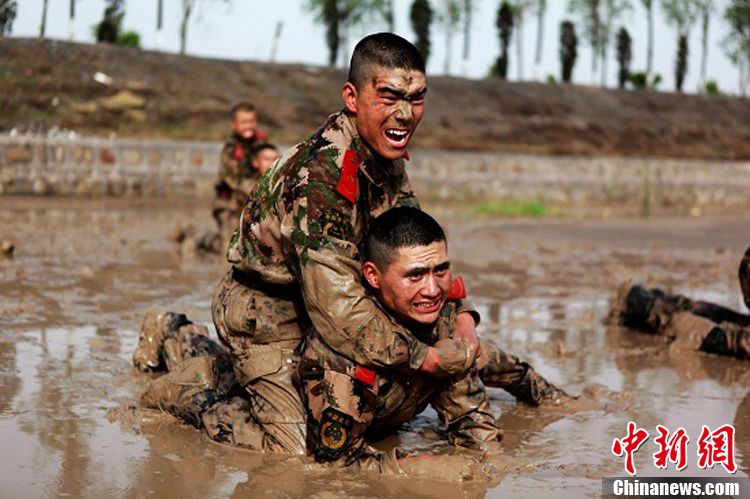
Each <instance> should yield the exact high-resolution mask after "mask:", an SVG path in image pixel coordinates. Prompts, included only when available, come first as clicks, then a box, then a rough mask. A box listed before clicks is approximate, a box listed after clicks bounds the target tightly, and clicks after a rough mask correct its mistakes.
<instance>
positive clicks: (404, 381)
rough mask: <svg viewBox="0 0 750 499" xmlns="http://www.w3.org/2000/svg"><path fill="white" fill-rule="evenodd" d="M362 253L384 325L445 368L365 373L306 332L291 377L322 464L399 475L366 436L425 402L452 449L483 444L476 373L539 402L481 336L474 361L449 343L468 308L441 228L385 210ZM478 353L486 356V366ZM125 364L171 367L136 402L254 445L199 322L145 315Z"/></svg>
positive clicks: (483, 403)
mask: <svg viewBox="0 0 750 499" xmlns="http://www.w3.org/2000/svg"><path fill="white" fill-rule="evenodd" d="M363 251H364V255H365V263H364V264H363V266H362V279H363V282H365V283H366V285H367V289H368V295H369V296H371V297H372V298H373V299H374V300H375V301H376V304H377V306H378V307H379V308H381V309H382V310H383V311H384V312H386V313H387V314H388V316H389V320H391V321H392V322H393V327H404V326H405V330H406V331H408V334H409V336H410V338H408V339H411V340H413V341H417V340H419V341H424V342H425V344H427V345H430V346H433V347H435V348H437V350H438V351H439V352H440V355H441V357H442V358H441V360H440V362H441V363H442V364H443V366H444V370H443V371H442V372H441V373H440V374H428V373H425V372H421V371H417V370H413V369H409V368H393V369H389V368H379V369H369V368H366V367H363V366H361V365H359V364H357V363H355V362H354V361H352V360H350V359H349V358H347V357H345V356H343V355H340V354H338V353H336V352H335V351H334V350H332V349H331V348H329V347H328V346H327V345H326V344H325V343H324V341H323V340H322V338H321V337H320V335H318V334H317V332H315V331H314V330H313V331H311V332H309V333H308V335H307V336H306V339H305V342H304V344H303V347H302V360H301V361H300V363H299V366H298V369H297V375H298V378H299V386H300V387H301V390H302V391H303V394H304V399H305V401H306V404H307V409H308V428H311V429H312V431H311V432H310V434H309V435H310V442H312V443H313V446H312V448H311V449H310V451H311V452H312V453H313V454H315V456H316V458H317V459H318V460H320V461H336V462H337V463H338V464H346V465H355V466H357V467H358V468H363V469H368V470H377V471H381V472H385V473H399V472H407V473H408V471H409V470H410V469H412V467H413V466H418V465H417V464H416V463H415V462H413V461H411V460H410V459H408V458H407V459H406V460H404V459H403V458H402V457H403V456H400V455H399V454H398V453H396V452H393V453H389V454H383V453H380V452H378V451H376V450H374V449H372V448H371V447H369V446H367V444H366V442H365V435H367V436H368V437H370V438H372V437H377V436H379V435H381V434H383V433H384V432H386V431H393V430H394V429H397V428H398V426H400V425H401V424H403V423H405V422H407V421H409V420H411V419H413V418H414V417H415V416H416V415H417V414H419V413H420V412H421V411H422V410H423V409H424V408H425V407H426V406H427V404H431V405H432V406H433V407H434V408H435V409H436V410H437V411H438V415H439V417H440V419H441V421H442V422H443V423H444V424H445V425H446V427H447V430H448V433H449V440H450V441H451V443H453V444H454V445H458V446H462V447H469V448H473V449H484V448H486V446H487V445H491V444H488V442H495V441H497V440H499V437H500V435H501V431H500V430H499V429H498V428H497V425H496V423H495V420H494V417H493V416H492V413H491V412H490V409H489V401H488V398H487V394H486V392H485V388H484V384H483V383H482V379H488V380H490V383H491V384H493V385H494V386H502V387H503V388H506V389H509V391H511V393H516V394H519V395H521V396H525V400H527V401H529V402H531V403H534V402H538V399H535V398H533V396H532V394H530V393H528V391H527V387H526V386H525V385H526V384H525V383H524V382H523V380H522V379H520V378H518V377H516V378H515V379H512V377H509V375H508V374H507V372H506V373H505V379H502V378H500V381H502V382H500V383H498V380H499V378H498V377H497V374H498V373H497V370H496V369H497V365H498V362H499V359H498V358H497V355H499V351H498V350H497V349H496V348H494V347H493V346H492V345H490V344H487V343H485V342H482V347H481V349H480V350H479V352H480V357H479V358H475V356H476V355H477V350H476V349H475V348H474V347H473V346H472V345H471V344H470V343H469V342H468V341H465V340H461V339H458V338H455V332H456V327H457V311H458V310H459V307H463V308H464V309H465V310H467V311H469V312H470V313H472V314H475V313H476V312H474V311H473V310H471V309H470V307H469V306H468V305H467V304H466V303H463V302H462V300H463V298H464V297H465V290H464V287H463V281H462V280H461V279H460V278H459V279H456V280H453V279H452V278H451V272H450V262H449V260H448V257H447V242H446V240H445V234H444V233H443V230H442V229H441V227H440V226H439V225H438V223H437V222H436V221H435V220H434V219H433V218H432V217H430V216H429V215H427V214H426V213H424V212H422V211H420V210H418V209H416V208H408V207H401V208H393V209H391V210H389V211H387V212H385V213H384V214H382V215H380V216H379V217H377V218H376V219H375V220H374V221H373V223H372V227H371V233H370V235H369V236H368V237H367V240H366V243H365V245H364V250H363ZM477 319H478V317H477ZM408 339H407V340H408ZM485 353H488V354H490V355H495V356H496V357H495V358H494V359H492V362H488V361H489V360H490V359H488V358H487V356H486V355H484V354H485ZM513 360H514V361H515V363H518V361H517V359H513ZM133 361H134V364H135V365H136V367H138V368H139V369H141V370H151V369H159V368H160V367H161V366H162V365H165V366H166V368H167V370H168V371H169V374H167V375H165V376H162V377H161V378H159V379H157V380H155V381H154V382H152V383H151V384H150V385H149V387H148V388H147V390H146V392H145V393H144V394H143V395H142V397H141V403H142V404H143V405H144V406H145V407H151V408H157V409H162V410H166V411H167V412H170V413H172V414H174V415H175V416H178V417H180V418H182V419H183V420H184V421H186V422H188V423H190V424H192V425H194V426H196V427H202V428H203V429H204V430H205V431H206V432H207V434H208V435H209V436H210V437H211V438H213V439H215V440H218V441H222V442H228V443H231V444H234V445H238V446H243V447H249V448H251V449H254V450H262V445H263V440H262V439H261V438H259V437H260V436H261V433H260V432H259V431H258V429H259V428H258V425H257V424H256V422H255V421H253V420H251V419H248V418H247V411H248V409H249V405H248V401H247V400H246V397H245V396H244V394H243V392H242V389H241V386H240V384H239V383H237V381H236V378H235V376H234V371H233V369H232V361H231V358H230V356H229V355H228V354H227V352H226V351H224V349H223V348H222V347H221V346H220V345H219V344H218V343H216V342H214V341H213V340H211V339H210V338H209V337H208V330H207V329H206V328H205V327H203V326H198V325H196V324H193V323H192V322H190V321H189V320H188V319H187V317H185V316H184V315H181V314H174V313H164V312H152V313H149V314H148V315H147V316H146V318H145V320H144V324H143V327H142V330H141V336H140V341H139V345H138V348H137V349H136V352H135V354H134V356H133ZM532 372H533V371H532ZM535 386H537V387H544V388H545V389H546V390H547V393H545V394H544V395H546V396H547V397H550V396H551V395H552V394H551V393H549V391H550V390H554V388H553V387H551V386H550V385H546V384H544V382H543V380H540V381H537V383H536V384H535ZM559 395H560V393H557V396H559ZM536 396H537V397H540V395H539V394H537V395H536ZM433 464H434V463H433ZM420 469H421V468H420ZM422 471H423V470H422Z"/></svg>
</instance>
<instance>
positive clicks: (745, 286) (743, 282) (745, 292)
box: [739, 248, 750, 309]
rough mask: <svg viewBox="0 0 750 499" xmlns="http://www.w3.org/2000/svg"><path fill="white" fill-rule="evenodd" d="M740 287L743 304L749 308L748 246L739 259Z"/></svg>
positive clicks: (749, 272)
mask: <svg viewBox="0 0 750 499" xmlns="http://www.w3.org/2000/svg"><path fill="white" fill-rule="evenodd" d="M739 277H740V289H741V290H742V297H743V298H744V300H745V306H746V307H747V308H749V309H750V248H747V250H745V254H744V256H743V257H742V261H740V270H739Z"/></svg>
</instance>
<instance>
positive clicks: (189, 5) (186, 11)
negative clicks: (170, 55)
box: [180, 0, 193, 55]
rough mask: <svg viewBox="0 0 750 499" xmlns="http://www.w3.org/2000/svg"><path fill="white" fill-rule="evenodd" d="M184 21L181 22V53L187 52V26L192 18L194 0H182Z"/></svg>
mask: <svg viewBox="0 0 750 499" xmlns="http://www.w3.org/2000/svg"><path fill="white" fill-rule="evenodd" d="M182 8H183V10H182V23H180V54H182V55H184V54H185V46H186V45H187V26H188V20H189V19H190V12H191V11H192V10H193V2H192V1H191V0H182Z"/></svg>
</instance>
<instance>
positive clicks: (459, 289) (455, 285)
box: [446, 276, 466, 300]
mask: <svg viewBox="0 0 750 499" xmlns="http://www.w3.org/2000/svg"><path fill="white" fill-rule="evenodd" d="M446 298H448V299H449V300H463V299H464V298H466V286H464V279H463V277H461V276H458V277H456V278H455V279H454V280H453V282H452V283H451V289H450V290H449V291H448V296H446Z"/></svg>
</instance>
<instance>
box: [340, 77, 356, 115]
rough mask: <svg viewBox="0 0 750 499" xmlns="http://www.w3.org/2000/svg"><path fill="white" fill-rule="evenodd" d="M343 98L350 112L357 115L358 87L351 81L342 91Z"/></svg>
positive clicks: (345, 84)
mask: <svg viewBox="0 0 750 499" xmlns="http://www.w3.org/2000/svg"><path fill="white" fill-rule="evenodd" d="M341 98H342V99H344V105H345V106H346V109H348V110H349V112H352V113H355V114H356V113H357V87H355V86H354V84H353V83H352V82H350V81H347V82H346V83H344V88H342V89H341Z"/></svg>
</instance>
